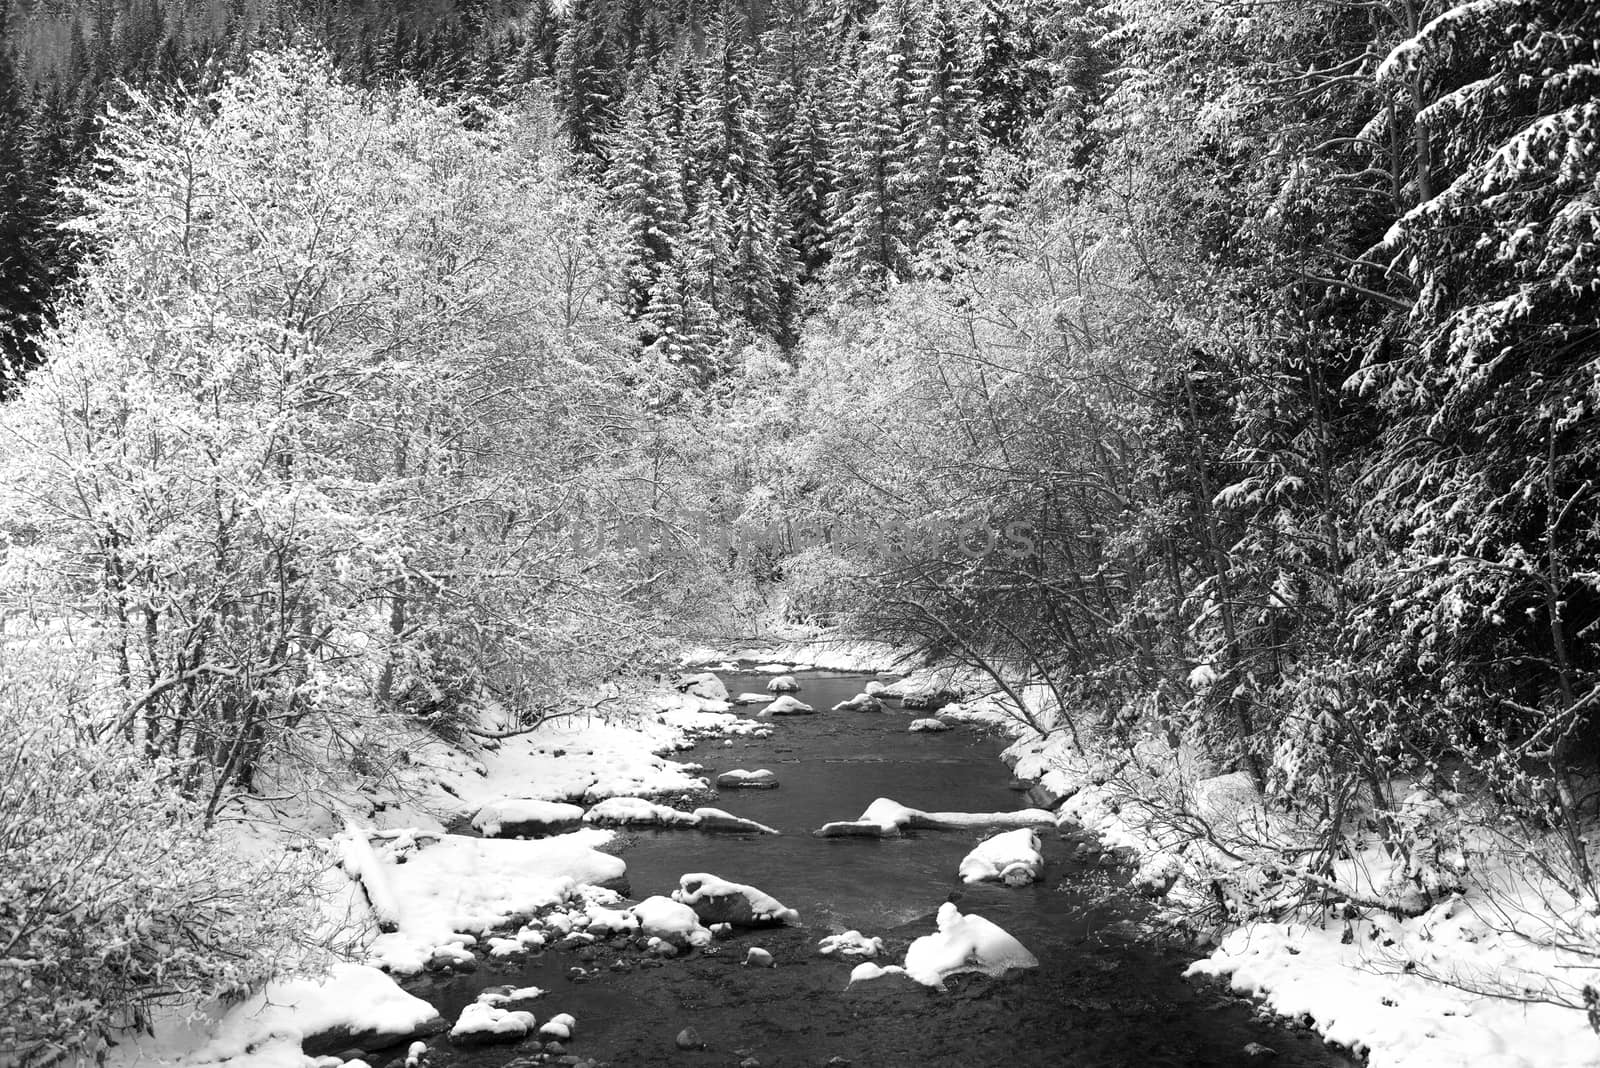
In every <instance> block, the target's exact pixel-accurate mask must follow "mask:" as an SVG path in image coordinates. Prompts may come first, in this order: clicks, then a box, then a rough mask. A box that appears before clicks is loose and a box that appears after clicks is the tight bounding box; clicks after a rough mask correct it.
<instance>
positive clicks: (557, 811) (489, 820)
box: [472, 797, 583, 838]
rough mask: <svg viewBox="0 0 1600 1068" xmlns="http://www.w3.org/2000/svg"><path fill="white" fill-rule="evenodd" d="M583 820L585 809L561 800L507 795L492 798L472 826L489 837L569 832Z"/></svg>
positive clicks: (477, 815) (475, 816)
mask: <svg viewBox="0 0 1600 1068" xmlns="http://www.w3.org/2000/svg"><path fill="white" fill-rule="evenodd" d="M582 822H583V809H582V808H581V807H580V806H578V805H569V804H565V803H563V802H560V801H539V800H535V799H533V798H527V797H507V798H502V799H500V800H499V801H491V802H489V803H488V804H487V805H484V806H483V807H482V808H480V809H478V811H477V813H476V814H475V815H474V816H473V817H472V827H473V829H474V830H476V831H477V832H478V833H479V834H482V835H484V836H485V837H488V838H499V837H501V836H502V835H504V836H506V837H508V838H514V837H517V836H518V835H525V834H552V833H554V832H557V831H567V830H571V829H572V828H573V827H576V826H577V825H578V824H579V823H582Z"/></svg>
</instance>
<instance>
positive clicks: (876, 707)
mask: <svg viewBox="0 0 1600 1068" xmlns="http://www.w3.org/2000/svg"><path fill="white" fill-rule="evenodd" d="M833 711H835V712H882V711H883V702H882V701H880V700H878V699H877V698H876V697H874V696H872V695H871V694H870V693H858V694H856V695H855V696H854V697H852V698H850V700H848V701H840V702H839V703H838V704H836V705H834V706H833Z"/></svg>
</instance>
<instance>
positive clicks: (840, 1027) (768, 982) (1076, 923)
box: [408, 672, 1353, 1068]
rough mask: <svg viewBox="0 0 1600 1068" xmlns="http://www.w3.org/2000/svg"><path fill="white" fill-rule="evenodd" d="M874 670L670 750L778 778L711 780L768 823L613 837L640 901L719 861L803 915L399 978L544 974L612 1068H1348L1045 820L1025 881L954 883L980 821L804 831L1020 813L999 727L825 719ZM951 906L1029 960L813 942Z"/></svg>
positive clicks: (491, 1051) (886, 717)
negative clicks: (884, 804)
mask: <svg viewBox="0 0 1600 1068" xmlns="http://www.w3.org/2000/svg"><path fill="white" fill-rule="evenodd" d="M874 677H876V676H871V675H852V674H844V673H832V672H809V673H804V674H801V675H799V681H800V682H801V685H802V687H803V689H802V690H801V692H800V694H799V695H798V696H799V697H800V699H802V700H804V701H805V702H806V703H808V704H811V705H813V706H814V707H815V708H817V709H818V714H817V715H815V716H791V717H780V718H775V719H774V720H773V721H772V724H773V727H774V733H773V736H772V737H771V738H766V739H734V741H733V745H732V746H725V745H723V743H722V741H721V740H709V741H706V742H704V743H702V744H701V746H700V747H699V748H698V749H696V750H694V751H692V752H691V753H688V754H685V755H683V756H682V757H680V759H686V760H695V761H698V762H699V763H701V764H704V765H705V766H706V768H707V775H708V776H712V777H714V776H715V775H716V774H717V773H719V772H722V771H726V770H730V769H732V768H741V767H742V768H745V769H748V770H755V769H757V768H769V769H771V770H772V771H773V772H775V773H776V774H777V776H778V780H779V784H780V785H779V787H778V789H776V790H742V791H734V790H729V791H723V793H722V798H721V800H720V801H719V802H717V804H718V806H719V807H721V808H724V809H726V810H728V811H730V812H732V813H734V814H736V815H740V816H745V817H748V818H750V819H754V820H756V821H758V822H760V823H764V824H766V825H768V826H770V827H774V828H776V829H778V830H779V831H780V832H782V833H781V834H780V835H776V836H770V835H754V836H749V835H715V834H702V833H700V832H697V831H693V830H670V831H653V830H652V831H643V832H634V833H625V834H623V835H622V836H620V837H619V839H618V841H617V843H616V845H615V847H614V848H615V851H616V852H618V853H619V855H621V856H622V857H623V858H624V859H625V860H626V861H627V864H628V883H629V887H630V889H631V891H632V894H633V896H634V898H635V899H639V898H644V897H647V896H649V895H651V894H668V893H670V892H671V891H672V890H673V889H675V888H676V887H677V884H678V877H679V876H680V875H683V874H685V873H688V872H711V873H714V874H716V875H719V876H721V877H723V878H725V879H729V880H732V881H734V882H740V883H748V884H751V885H754V886H756V887H759V888H760V889H762V890H765V891H766V892H767V893H769V894H771V895H772V896H774V897H776V898H777V899H778V900H780V901H782V902H783V903H784V904H785V905H788V906H790V907H791V908H794V909H797V910H798V911H799V913H800V917H801V922H802V926H801V927H800V928H797V929H791V928H784V929H773V930H761V931H749V932H741V933H740V934H738V935H737V936H736V937H735V938H733V939H731V940H729V941H725V942H720V943H718V944H717V945H716V946H714V947H712V949H711V951H710V952H696V953H692V954H690V955H688V956H686V957H683V958H678V959H673V960H667V961H657V960H654V959H652V958H648V957H646V956H644V955H642V954H641V953H640V952H638V951H637V950H633V949H623V948H618V947H616V946H615V945H614V944H607V943H605V942H601V943H597V945H596V946H595V947H593V948H592V949H591V950H589V951H587V952H581V951H571V952H569V951H563V950H550V951H546V952H544V953H542V954H538V955H534V956H530V957H525V958H520V959H515V960H511V961H507V962H501V961H487V960H486V961H483V962H482V966H481V967H480V968H479V970H478V971H476V972H472V973H467V974H459V975H449V976H444V977H437V976H432V977H427V978H425V979H421V980H417V981H414V982H412V983H410V984H408V987H409V988H410V989H412V990H413V992H415V993H417V994H418V995H419V996H422V997H425V998H427V999H428V1000H429V1001H431V1002H433V1004H434V1005H435V1006H436V1007H437V1008H438V1009H439V1010H440V1011H441V1013H443V1015H444V1016H445V1017H446V1019H454V1017H455V1015H456V1014H458V1013H459V1012H460V1010H461V1008H462V1006H464V1005H465V1004H467V1003H468V1002H470V1001H472V1000H473V998H475V997H476V996H477V994H478V993H479V992H480V991H482V990H483V989H485V988H487V987H490V986H496V985H500V984H505V983H514V984H516V985H517V986H524V985H536V986H540V987H543V988H545V989H546V990H547V991H548V993H547V994H546V995H545V996H544V997H543V998H541V999H540V1000H539V1004H538V1006H537V1007H536V1010H535V1011H536V1015H537V1016H538V1017H539V1018H540V1019H541V1020H543V1019H545V1018H546V1017H548V1016H549V1015H551V1014H553V1013H555V1012H570V1013H572V1014H573V1015H574V1016H576V1017H577V1019H578V1032H577V1036H576V1037H575V1039H574V1040H573V1042H572V1043H571V1044H570V1053H571V1054H574V1055H578V1056H581V1057H584V1058H595V1059H597V1060H599V1061H601V1062H606V1063H609V1064H611V1065H613V1066H615V1068H631V1066H636V1065H637V1066H644V1065H656V1064H661V1065H677V1064H682V1065H724V1064H725V1065H737V1064H739V1063H740V1062H741V1061H742V1060H745V1059H747V1058H753V1059H754V1060H756V1061H758V1062H759V1063H760V1064H761V1065H762V1066H763V1068H775V1066H790V1065H819V1066H820V1065H824V1064H827V1063H828V1062H829V1061H830V1059H832V1058H843V1059H844V1060H847V1061H850V1062H852V1063H853V1064H855V1065H857V1066H895V1068H898V1066H902V1065H903V1066H906V1068H911V1066H919V1065H933V1066H943V1065H961V1066H967V1065H1017V1066H1030V1065H1041V1066H1045V1065H1062V1066H1069V1065H1070V1066H1101V1065H1104V1066H1128V1068H1135V1066H1137V1068H1155V1066H1191V1065H1192V1066H1199V1065H1233V1064H1252V1063H1261V1062H1260V1061H1259V1060H1258V1059H1257V1058H1255V1057H1252V1056H1251V1055H1250V1054H1247V1053H1246V1052H1245V1047H1246V1046H1247V1045H1249V1044H1251V1043H1260V1044H1262V1045H1265V1046H1268V1047H1271V1048H1272V1049H1273V1050H1276V1051H1277V1054H1278V1055H1277V1056H1276V1057H1275V1058H1273V1059H1272V1063H1273V1064H1277V1065H1347V1064H1351V1063H1353V1062H1351V1061H1350V1060H1349V1059H1348V1058H1346V1057H1345V1056H1343V1055H1342V1054H1340V1053H1338V1052H1336V1051H1333V1050H1330V1049H1328V1048H1326V1047H1324V1046H1323V1045H1322V1044H1321V1043H1320V1042H1319V1041H1318V1040H1317V1039H1316V1038H1315V1036H1312V1035H1309V1034H1307V1033H1305V1032H1301V1031H1291V1030H1284V1029H1282V1028H1279V1027H1275V1026H1272V1025H1269V1024H1267V1023H1264V1022H1262V1021H1261V1020H1259V1019H1257V1018H1256V1017H1255V1016H1254V1015H1253V1014H1252V1012H1251V1011H1250V1009H1249V1007H1248V1006H1246V1005H1243V1004H1241V1003H1240V1002H1238V1001H1237V1000H1236V999H1232V998H1228V997H1224V996H1222V995H1221V994H1219V993H1218V992H1216V991H1214V990H1212V989H1209V988H1207V987H1202V986H1196V985H1194V984H1191V983H1188V982H1185V981H1184V980H1183V979H1182V978H1181V973H1182V971H1183V967H1184V965H1185V963H1186V962H1187V961H1188V960H1190V959H1193V957H1194V953H1193V951H1191V950H1187V949H1185V948H1182V947H1179V946H1175V945H1170V944H1167V943H1164V942H1162V941H1161V940H1160V939H1158V938H1156V937H1155V936H1153V935H1152V934H1151V933H1150V932H1149V931H1148V929H1147V928H1146V926H1145V925H1144V924H1143V923H1142V922H1141V919H1142V917H1144V916H1145V915H1146V914H1147V913H1148V906H1147V905H1146V904H1145V903H1144V902H1142V901H1140V900H1139V899H1138V898H1137V897H1136V896H1135V895H1132V894H1130V893H1128V892H1126V891H1125V890H1124V889H1123V888H1122V887H1121V885H1120V884H1121V882H1122V881H1123V878H1121V877H1119V876H1118V875H1117V873H1116V872H1115V871H1114V870H1112V869H1107V868H1104V867H1100V866H1097V865H1095V864H1094V863H1092V862H1088V863H1085V862H1080V861H1078V860H1075V859H1074V857H1073V849H1072V846H1073V843H1072V842H1070V841H1065V840H1063V839H1061V838H1060V837H1059V836H1058V835H1057V834H1055V833H1054V832H1051V831H1048V830H1047V831H1045V832H1043V833H1041V835H1040V837H1041V839H1042V840H1043V846H1044V855H1045V862H1046V865H1045V872H1044V877H1043V878H1042V879H1041V880H1040V881H1039V882H1038V883H1036V884H1034V885H1032V886H1027V887H1002V886H995V885H990V884H981V885H976V886H966V885H963V884H962V883H961V882H960V881H959V880H958V879H957V878H956V868H957V865H958V864H959V863H960V861H961V859H962V857H964V856H965V855H966V854H967V852H968V851H969V850H971V848H972V847H973V846H974V845H975V844H976V843H977V842H978V841H980V840H982V838H984V837H986V835H987V834H988V833H992V832H985V831H981V830H976V829H974V830H970V831H943V832H941V831H923V832H909V833H907V834H906V835H905V836H904V837H901V838H891V839H883V840H875V839H861V838H835V839H821V838H816V837H813V836H812V834H811V832H812V831H813V830H815V829H816V828H817V827H819V826H821V825H822V824H823V823H826V822H828V821H831V820H845V819H854V818H856V817H857V816H859V815H860V814H861V811H862V810H863V809H865V808H866V806H867V805H868V804H869V803H870V802H871V801H872V800H873V799H874V798H877V797H890V798H893V799H894V800H896V801H899V802H901V803H903V804H906V805H909V806H911V807H913V808H919V809H924V810H930V811H963V812H991V811H1002V810H1011V809H1016V808H1020V807H1025V806H1026V802H1025V801H1024V800H1023V798H1022V795H1021V794H1020V793H1018V792H1017V790H1016V789H1014V788H1013V787H1014V784H1012V783H1011V782H1009V781H1008V776H1007V775H1006V772H1005V768H1004V765H1002V764H1001V763H1000V761H999V759H998V754H999V751H1000V749H1001V747H1002V744H1003V743H1002V741H1001V740H999V739H997V738H995V737H993V736H990V735H988V734H985V733H983V732H981V731H979V730H977V729H974V728H971V727H957V728H956V729H955V730H951V731H948V732H944V733H937V734H911V733H909V732H908V731H907V729H906V727H907V724H908V723H909V721H910V719H911V718H912V716H911V714H909V713H907V712H904V711H901V710H898V709H892V710H891V711H888V712H885V713H879V714H873V713H845V712H837V713H831V712H828V711H827V709H828V708H829V707H831V706H832V705H833V704H835V703H836V702H839V701H843V700H846V699H848V698H849V697H851V696H853V695H854V694H856V693H858V692H860V690H861V688H862V685H863V684H864V683H865V682H866V681H867V680H868V679H871V678H874ZM769 678H770V676H766V675H756V674H742V673H741V674H733V673H728V674H723V675H722V679H723V681H724V682H725V683H726V685H727V687H728V689H729V691H730V692H732V693H738V692H741V691H743V690H760V689H764V688H765V685H766V683H767V681H768V680H769ZM757 707H759V706H757ZM891 707H892V706H891ZM750 711H751V714H753V709H752V710H750ZM919 714H926V713H919ZM947 900H954V901H956V902H957V906H958V907H959V908H960V909H961V911H963V912H973V913H977V914H978V915H981V916H984V917H986V918H988V919H990V920H992V921H994V922H995V923H997V924H999V925H1000V926H1001V927H1002V928H1004V929H1005V930H1007V931H1009V932H1010V933H1011V934H1013V935H1015V936H1016V937H1017V938H1018V939H1019V940H1020V941H1021V942H1022V943H1023V945H1025V946H1027V947H1028V948H1029V949H1030V950H1031V951H1032V952H1033V953H1034V954H1035V955H1036V956H1037V957H1038V958H1039V961H1040V967H1039V968H1038V969H1036V970H1033V971H1028V972H1021V973H1014V974H1013V976H1011V977H1008V978H1005V979H1000V980H995V979H989V978H986V977H982V976H960V977H956V978H954V979H952V980H951V981H950V983H949V989H948V990H947V991H944V992H938V991H931V990H927V989H925V988H922V987H919V986H916V985H915V984H912V983H910V982H909V981H906V980H903V979H899V978H885V979H881V980H877V981H874V982H869V983H862V984H858V985H857V986H855V987H854V988H852V989H849V990H846V989H845V986H846V980H847V979H848V976H849V972H850V968H851V966H852V965H853V964H854V963H855V962H854V961H852V960H844V959H840V958H833V957H823V956H820V955H819V954H818V953H817V952H816V943H817V941H818V939H820V938H822V937H823V936H824V935H827V934H831V933H836V932H839V931H843V930H846V929H849V928H855V929H858V930H860V931H862V932H863V933H864V934H866V935H869V936H871V935H881V936H884V938H885V940H886V942H887V943H888V948H887V951H886V952H885V953H884V954H882V955H881V956H880V958H879V960H880V962H881V963H889V962H890V961H893V960H898V959H900V958H902V957H903V956H904V951H905V947H906V945H907V944H908V943H909V942H910V941H911V940H912V939H913V938H916V937H918V936H920V935H923V934H928V933H931V932H932V931H933V930H934V924H933V916H934V913H935V912H936V911H937V910H938V907H939V905H940V904H942V903H943V902H945V901H947ZM750 946H762V947H764V948H766V949H767V950H769V951H770V952H771V953H772V954H773V956H774V957H775V958H776V960H777V962H778V967H777V968H775V969H770V970H769V969H755V968H746V967H744V966H743V964H742V962H743V960H744V955H745V951H746V949H747V948H748V947H750ZM574 968H581V969H583V971H584V972H585V973H587V974H576V973H574V972H573V971H572V969H574ZM689 1026H692V1027H693V1028H695V1030H696V1031H697V1032H698V1034H699V1037H700V1038H701V1039H702V1040H703V1041H704V1042H705V1043H706V1046H707V1048H706V1049H705V1050H703V1051H680V1050H678V1049H677V1048H676V1047H675V1045H674V1036H676V1035H677V1034H678V1032H679V1030H680V1029H682V1028H684V1027H689ZM435 1047H436V1049H437V1051H438V1052H437V1053H436V1054H435V1056H434V1059H433V1063H434V1064H435V1065H452V1066H455V1065H459V1066H461V1068H480V1066H481V1068H498V1066H501V1065H504V1064H506V1063H508V1062H509V1061H511V1060H514V1059H516V1058H519V1057H526V1056H529V1055H530V1054H531V1053H537V1048H536V1046H535V1045H534V1044H533V1043H526V1044H523V1045H521V1046H509V1047H484V1048H477V1049H466V1050H459V1051H452V1050H450V1048H449V1045H448V1043H447V1042H444V1041H443V1040H436V1042H435Z"/></svg>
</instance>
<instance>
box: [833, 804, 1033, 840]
mask: <svg viewBox="0 0 1600 1068" xmlns="http://www.w3.org/2000/svg"><path fill="white" fill-rule="evenodd" d="M1055 819H1056V818H1055V816H1054V815H1053V814H1051V813H1049V812H1046V811H1044V810H1043V809H1037V808H1025V809H1022V810H1020V811H1017V812H924V811H922V810H921V809H915V808H908V807H907V806H905V805H902V804H900V802H898V801H892V800H890V799H889V798H887V797H880V798H878V799H877V800H876V801H874V802H872V804H870V805H868V806H867V810H866V811H865V812H863V813H862V814H861V815H860V816H859V817H858V818H856V819H853V820H839V821H836V822H834V823H826V824H823V826H822V827H820V828H818V829H817V830H816V831H815V832H813V833H815V834H816V836H817V837H819V838H849V837H855V838H893V837H895V836H897V835H899V834H900V833H901V831H903V830H906V829H908V828H909V829H914V830H930V831H949V830H957V829H961V828H966V827H1050V826H1054V825H1055Z"/></svg>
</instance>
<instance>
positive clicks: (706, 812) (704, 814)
mask: <svg viewBox="0 0 1600 1068" xmlns="http://www.w3.org/2000/svg"><path fill="white" fill-rule="evenodd" d="M774 785H776V784H774ZM690 815H692V816H693V817H694V820H695V826H696V827H698V828H699V829H700V830H702V831H727V832H730V833H732V834H777V833H778V831H777V828H775V827H768V826H767V825H766V824H764V823H757V822H756V821H755V820H747V819H745V818H744V817H743V816H735V815H734V814H733V813H731V812H724V811H722V809H720V808H697V809H695V810H694V811H693V812H692V813H690Z"/></svg>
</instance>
